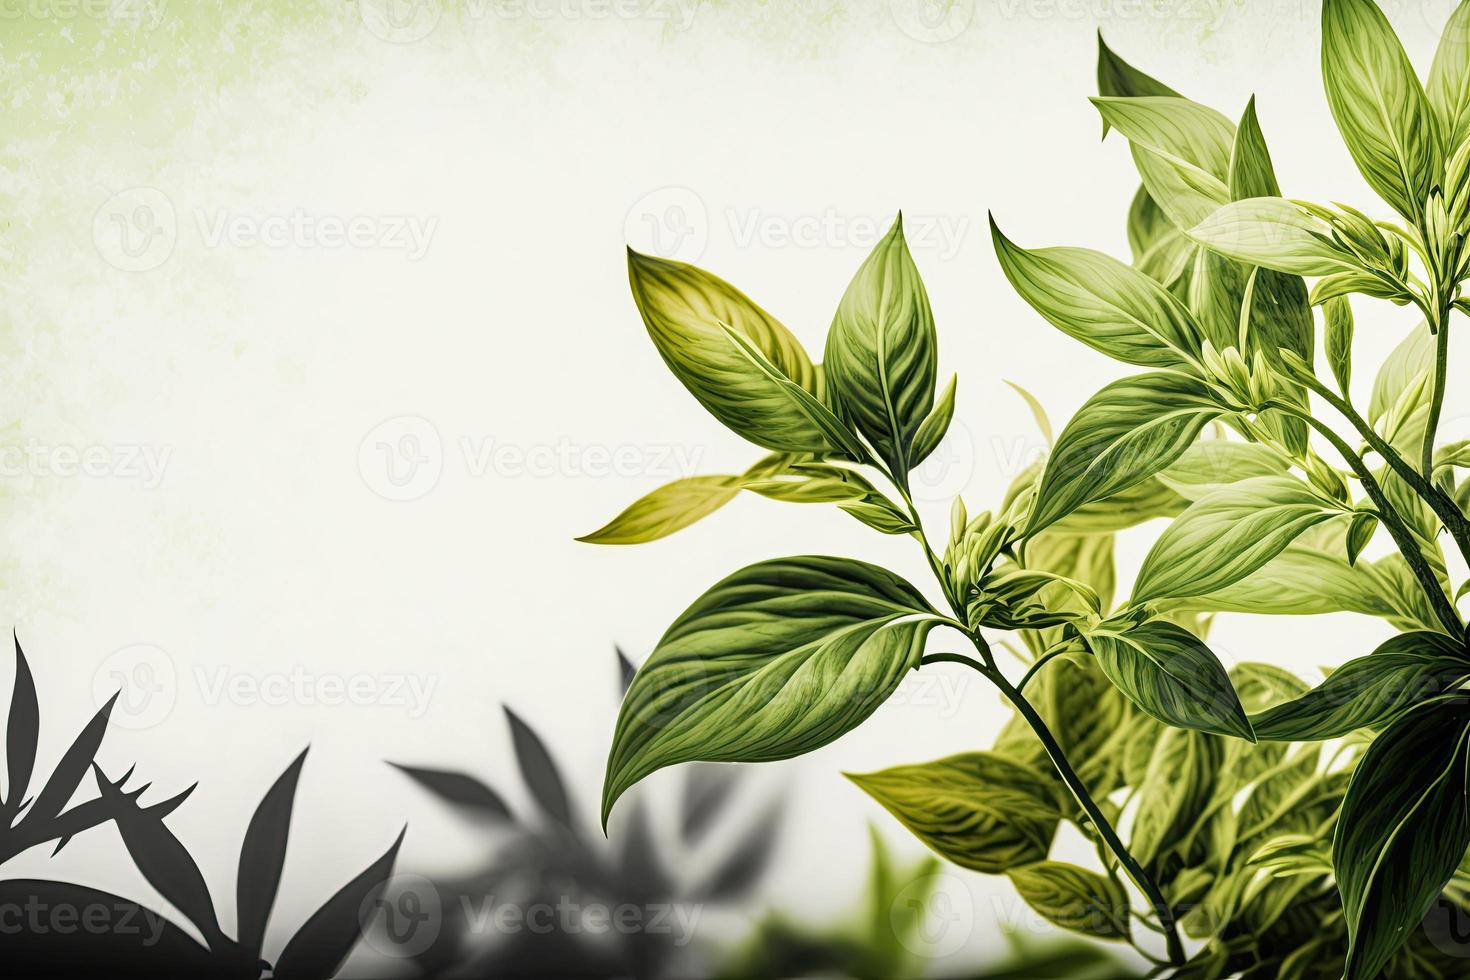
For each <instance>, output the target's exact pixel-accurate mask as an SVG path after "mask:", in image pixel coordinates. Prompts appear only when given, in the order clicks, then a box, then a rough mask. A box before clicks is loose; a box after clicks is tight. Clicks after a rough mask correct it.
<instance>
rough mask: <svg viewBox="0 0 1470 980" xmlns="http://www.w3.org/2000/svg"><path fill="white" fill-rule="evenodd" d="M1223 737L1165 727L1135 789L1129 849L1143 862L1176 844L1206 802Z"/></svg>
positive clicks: (1148, 863) (1153, 862)
mask: <svg viewBox="0 0 1470 980" xmlns="http://www.w3.org/2000/svg"><path fill="white" fill-rule="evenodd" d="M1221 751H1222V748H1221V742H1220V741H1219V740H1218V739H1215V738H1211V737H1210V736H1209V735H1205V734H1203V733H1201V732H1196V731H1190V730H1188V729H1184V728H1165V729H1164V730H1163V731H1162V732H1161V733H1160V735H1159V738H1158V741H1157V742H1156V743H1155V744H1154V748H1153V752H1152V753H1151V754H1150V756H1149V760H1148V768H1147V770H1146V771H1145V773H1144V777H1143V780H1142V782H1141V784H1140V785H1139V789H1138V798H1139V805H1138V816H1137V817H1136V819H1135V820H1134V821H1133V834H1132V839H1131V840H1130V841H1129V844H1128V849H1129V851H1131V852H1132V853H1133V856H1134V857H1135V858H1137V859H1138V860H1139V861H1141V862H1143V864H1144V865H1145V867H1154V868H1155V869H1156V868H1157V865H1158V863H1159V858H1160V857H1161V856H1162V855H1163V854H1164V852H1166V851H1167V850H1168V849H1169V848H1171V847H1173V846H1176V845H1177V844H1178V843H1179V838H1180V836H1181V835H1182V834H1183V833H1185V832H1186V831H1188V830H1189V828H1190V827H1192V826H1194V824H1195V822H1196V821H1197V820H1198V818H1199V817H1200V815H1201V814H1202V813H1203V812H1204V811H1205V809H1206V808H1207V807H1208V806H1209V803H1210V798H1211V796H1212V795H1213V793H1214V786H1215V772H1216V770H1217V769H1218V768H1219V764H1220V757H1221Z"/></svg>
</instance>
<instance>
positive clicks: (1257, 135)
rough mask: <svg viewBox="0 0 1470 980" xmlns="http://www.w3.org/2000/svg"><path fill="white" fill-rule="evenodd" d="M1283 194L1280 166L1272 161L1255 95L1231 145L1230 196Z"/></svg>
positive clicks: (1232, 198)
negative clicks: (1280, 181) (1279, 180)
mask: <svg viewBox="0 0 1470 980" xmlns="http://www.w3.org/2000/svg"><path fill="white" fill-rule="evenodd" d="M1280 196H1281V185H1280V184H1278V183H1277V182H1276V168H1275V167H1274V166H1272V164H1271V152H1270V150H1268V149H1267V148H1266V136H1265V134H1264V133H1262V132H1261V121H1260V119H1259V117H1257V115H1256V97H1255V96H1254V95H1253V96H1251V98H1250V101H1249V102H1247V103H1246V104H1245V113H1244V115H1242V116H1241V117H1240V124H1239V125H1238V126H1236V127H1235V143H1234V145H1233V146H1232V147H1231V149H1230V200H1232V201H1244V200H1246V199H1247V198H1252V197H1280Z"/></svg>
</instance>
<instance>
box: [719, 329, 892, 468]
mask: <svg viewBox="0 0 1470 980" xmlns="http://www.w3.org/2000/svg"><path fill="white" fill-rule="evenodd" d="M720 329H721V330H723V331H724V333H725V337H726V339H728V340H729V341H730V343H732V344H734V345H735V347H736V349H738V350H739V351H740V353H741V354H742V355H744V356H745V358H746V360H747V361H749V362H750V364H751V366H753V367H754V368H755V369H756V371H757V372H758V373H759V375H760V377H762V378H764V379H765V380H767V381H769V382H771V384H773V385H774V386H775V389H774V390H775V391H777V392H779V394H780V396H781V397H783V398H785V399H786V401H787V403H788V404H789V405H790V407H791V408H792V409H794V410H795V412H796V413H797V414H798V415H800V416H801V417H802V418H803V419H804V420H805V421H806V422H807V423H808V424H810V425H811V426H813V427H814V428H815V429H816V430H817V431H818V432H820V433H821V434H822V439H823V440H824V442H825V444H826V445H827V447H828V450H827V451H829V452H833V453H839V454H843V455H846V456H848V457H850V458H852V459H857V460H865V459H867V456H868V451H867V449H866V447H864V446H863V444H862V440H860V439H859V438H858V437H857V434H856V433H855V432H853V431H852V430H851V429H850V428H848V426H847V423H845V422H843V421H842V420H841V419H839V418H838V417H837V416H836V414H834V413H833V411H832V410H831V409H830V408H828V407H827V405H826V403H825V402H823V401H821V400H819V399H818V398H817V396H816V395H814V394H812V393H811V392H809V391H807V390H806V389H805V388H803V387H801V386H800V385H798V384H797V383H796V382H795V381H792V380H791V379H790V378H788V377H786V376H785V375H784V374H782V373H781V371H780V369H779V368H777V367H776V366H775V365H774V364H772V363H771V361H770V359H769V358H767V357H766V355H765V354H764V353H762V352H761V350H760V349H759V348H758V347H756V346H755V345H754V344H752V343H751V342H750V340H749V339H748V338H746V337H745V336H744V335H742V334H740V333H738V332H737V331H735V330H732V329H731V328H730V327H729V326H727V325H726V324H723V323H722V324H720ZM824 376H825V375H819V377H824Z"/></svg>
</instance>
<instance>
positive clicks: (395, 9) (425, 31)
mask: <svg viewBox="0 0 1470 980" xmlns="http://www.w3.org/2000/svg"><path fill="white" fill-rule="evenodd" d="M441 2H442V0H358V7H359V9H360V12H361V14H362V24H363V26H364V27H366V28H367V31H368V33H369V34H371V35H372V36H373V37H376V38H379V39H380V40H383V41H387V42H388V43H390V44H412V43H413V42H415V41H422V40H423V39H424V38H426V37H428V36H429V35H430V34H432V33H433V32H434V28H435V27H437V26H438V25H439V17H440V15H441V14H442V13H443V10H442V9H441V6H440V5H441Z"/></svg>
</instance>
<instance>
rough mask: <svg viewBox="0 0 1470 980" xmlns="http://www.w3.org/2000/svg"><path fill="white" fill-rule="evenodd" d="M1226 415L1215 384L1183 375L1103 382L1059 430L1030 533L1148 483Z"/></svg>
mask: <svg viewBox="0 0 1470 980" xmlns="http://www.w3.org/2000/svg"><path fill="white" fill-rule="evenodd" d="M1219 414H1220V409H1219V408H1217V407H1216V406H1215V403H1214V399H1213V397H1212V395H1211V393H1210V391H1209V389H1208V388H1206V387H1205V386H1204V384H1203V383H1201V382H1199V381H1197V380H1195V379H1194V378H1191V377H1187V376H1185V375H1182V374H1171V373H1158V374H1141V375H1136V376H1134V377H1131V378H1124V379H1122V380H1121V381H1115V382H1113V383H1112V384H1110V385H1108V386H1107V387H1106V388H1103V389H1102V390H1101V391H1099V392H1098V393H1097V394H1096V395H1093V396H1092V397H1091V398H1090V399H1088V400H1087V402H1086V403H1085V404H1083V406H1082V407H1081V408H1080V409H1078V411H1077V414H1076V415H1074V416H1073V417H1072V420H1071V421H1070V422H1068V423H1067V425H1066V427H1065V428H1063V429H1062V432H1061V435H1059V436H1058V437H1057V443H1056V446H1054V447H1053V449H1052V451H1051V454H1050V455H1049V456H1048V457H1047V460H1046V469H1045V470H1044V471H1043V472H1042V475H1041V481H1040V483H1039V484H1038V485H1037V490H1036V500H1035V502H1034V503H1033V505H1032V508H1031V514H1030V517H1029V519H1028V521H1027V525H1026V534H1027V535H1028V536H1029V535H1033V534H1035V533H1036V532H1038V531H1040V530H1041V529H1043V528H1045V527H1047V526H1048V525H1050V524H1053V523H1055V522H1056V521H1058V520H1061V519H1062V518H1063V517H1066V516H1067V515H1068V514H1070V513H1072V512H1073V511H1075V510H1077V509H1078V508H1079V507H1081V506H1082V505H1084V504H1088V503H1092V502H1093V501H1098V500H1104V499H1105V498H1108V497H1111V496H1113V495H1114V494H1117V493H1120V492H1122V491H1124V490H1127V489H1128V488H1130V487H1133V486H1135V485H1137V484H1139V483H1142V482H1143V481H1144V480H1146V479H1148V478H1149V477H1151V476H1153V475H1154V474H1156V473H1158V472H1159V471H1160V470H1162V469H1164V468H1165V467H1166V466H1168V465H1170V464H1171V463H1173V462H1174V461H1175V460H1176V459H1178V458H1179V456H1180V455H1181V454H1182V453H1183V452H1184V450H1185V449H1187V448H1188V447H1189V445H1190V444H1191V443H1192V442H1194V441H1195V439H1196V438H1197V437H1198V436H1199V433H1200V430H1201V429H1203V428H1204V427H1205V424H1206V423H1208V422H1209V421H1211V420H1212V419H1214V418H1215V417H1217V416H1218V415H1219Z"/></svg>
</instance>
